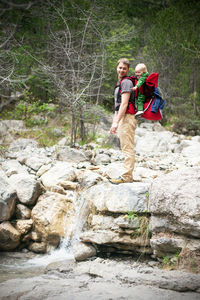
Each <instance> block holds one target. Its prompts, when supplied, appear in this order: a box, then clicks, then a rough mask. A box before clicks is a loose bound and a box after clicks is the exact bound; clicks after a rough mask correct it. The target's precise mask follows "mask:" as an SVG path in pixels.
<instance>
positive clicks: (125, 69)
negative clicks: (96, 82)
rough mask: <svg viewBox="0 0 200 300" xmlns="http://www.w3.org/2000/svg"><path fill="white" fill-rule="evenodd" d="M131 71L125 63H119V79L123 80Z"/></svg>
mask: <svg viewBox="0 0 200 300" xmlns="http://www.w3.org/2000/svg"><path fill="white" fill-rule="evenodd" d="M128 71H129V67H128V66H127V65H125V64H123V63H119V64H118V66H117V74H118V79H119V80H120V79H122V78H123V77H125V76H127V74H128Z"/></svg>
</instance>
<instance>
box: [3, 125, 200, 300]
mask: <svg viewBox="0 0 200 300" xmlns="http://www.w3.org/2000/svg"><path fill="white" fill-rule="evenodd" d="M0 125H1V126H0V133H1V135H0V137H1V142H2V143H4V142H6V143H9V147H8V150H7V151H6V152H5V153H4V155H2V157H1V159H0V164H1V165H0V179H1V180H0V192H1V201H0V208H1V209H0V249H1V251H2V252H1V254H2V255H1V271H2V272H3V275H2V276H1V278H0V279H1V281H2V283H1V284H0V295H1V297H2V299H36V298H37V299H84V297H87V296H90V297H92V299H136V298H137V299H154V298H155V299H200V277H199V276H200V275H199V272H200V217H199V216H200V202H199V201H200V189H199V182H200V137H199V136H195V137H186V136H184V135H177V134H175V133H173V132H169V131H166V130H165V129H164V128H163V127H162V126H161V125H160V124H159V123H149V122H144V123H141V124H139V126H138V128H137V130H136V136H135V150H136V164H135V170H134V178H135V180H136V181H135V182H133V183H127V184H120V185H119V186H117V185H112V184H111V183H110V182H109V180H108V179H109V177H115V176H118V175H119V174H120V172H122V170H123V156H122V154H121V152H120V150H119V141H118V139H117V138H116V137H111V136H109V135H108V134H107V129H105V131H104V133H105V138H104V139H99V140H98V143H97V144H88V145H85V146H84V147H78V146H77V148H76V149H72V148H69V147H68V146H66V139H62V140H60V142H59V143H58V144H57V145H55V146H54V147H51V148H41V147H39V146H38V144H37V142H36V141H33V140H29V139H18V140H13V138H12V136H11V134H10V132H11V131H12V128H13V127H14V128H15V130H16V129H17V126H18V130H24V127H23V124H22V123H19V121H12V122H11V121H9V122H7V121H5V122H1V123H0ZM102 127H103V126H102ZM101 130H102V128H101ZM111 143H112V145H113V148H112V149H108V148H105V146H106V145H109V144H111ZM63 241H65V243H63ZM69 245H71V247H70V249H71V250H73V251H72V256H70V257H71V258H69V257H68V255H67V256H66V255H65V254H63V252H60V256H59V257H57V259H56V261H54V262H52V263H49V261H48V259H49V256H48V254H49V255H52V253H55V249H56V248H57V247H61V248H62V249H64V250H65V251H66V248H67V247H69ZM8 251H9V252H8ZM11 251H14V252H11ZM37 253H38V254H37ZM42 253H43V254H42ZM45 253H48V254H45ZM16 255H17V257H16ZM38 255H42V261H43V262H44V263H42V264H41V260H39V261H37V263H36V264H34V265H32V264H31V263H30V258H31V256H36V258H37V259H38ZM116 255H118V256H117V257H116ZM84 260H85V261H84ZM11 261H12V262H13V264H12V265H10V263H8V262H11ZM166 268H167V269H166Z"/></svg>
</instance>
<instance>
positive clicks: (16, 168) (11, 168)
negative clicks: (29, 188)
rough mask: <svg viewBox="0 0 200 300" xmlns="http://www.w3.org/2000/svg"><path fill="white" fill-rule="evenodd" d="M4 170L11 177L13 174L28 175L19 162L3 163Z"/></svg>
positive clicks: (9, 161) (8, 161)
mask: <svg viewBox="0 0 200 300" xmlns="http://www.w3.org/2000/svg"><path fill="white" fill-rule="evenodd" d="M2 169H3V170H4V172H5V174H6V175H7V176H8V177H10V176H11V175H13V174H19V173H26V174H28V171H27V169H26V168H25V167H24V166H22V165H21V164H20V163H19V162H18V161H17V160H13V159H12V160H7V161H5V162H3V163H2Z"/></svg>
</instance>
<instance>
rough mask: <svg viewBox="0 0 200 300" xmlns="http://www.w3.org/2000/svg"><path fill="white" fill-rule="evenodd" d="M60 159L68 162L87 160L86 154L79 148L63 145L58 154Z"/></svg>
mask: <svg viewBox="0 0 200 300" xmlns="http://www.w3.org/2000/svg"><path fill="white" fill-rule="evenodd" d="M57 158H58V160H62V161H67V162H81V161H85V160H87V157H86V156H85V154H84V153H83V152H81V151H79V150H77V149H72V148H70V147H67V146H66V147H62V148H61V149H60V150H59V151H58V154H57Z"/></svg>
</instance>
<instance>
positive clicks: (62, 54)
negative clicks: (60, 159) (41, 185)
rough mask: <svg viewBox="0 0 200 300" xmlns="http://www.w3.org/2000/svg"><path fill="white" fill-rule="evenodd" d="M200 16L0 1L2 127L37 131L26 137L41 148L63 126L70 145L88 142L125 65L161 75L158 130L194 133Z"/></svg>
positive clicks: (174, 3)
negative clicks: (6, 122)
mask: <svg viewBox="0 0 200 300" xmlns="http://www.w3.org/2000/svg"><path fill="white" fill-rule="evenodd" d="M199 12H200V3H199V1H194V0H191V1H186V0H150V1H148V0H143V1H142V0H109V1H107V0H45V1H42V0H0V115H1V119H23V120H25V123H26V126H27V128H33V127H34V126H39V127H41V128H43V129H42V130H39V129H38V130H37V131H34V133H33V130H32V131H31V129H30V130H29V131H28V132H29V133H28V134H29V136H31V135H33V134H34V135H35V137H37V138H38V139H40V137H41V135H42V137H43V139H42V140H41V144H44V145H51V143H52V144H53V143H54V142H55V138H56V134H55V131H54V133H53V136H52V130H51V129H52V127H54V128H55V126H56V127H57V128H58V127H59V126H61V125H62V128H63V126H64V130H65V131H67V130H68V131H69V133H70V136H71V138H70V145H71V146H72V145H74V144H75V143H76V141H77V140H79V139H81V140H82V142H84V141H88V140H89V138H90V139H92V137H91V136H93V138H94V136H96V135H97V132H96V124H97V123H98V122H99V120H100V119H101V118H102V117H103V114H104V113H105V111H112V110H113V89H114V86H115V83H116V79H117V78H116V64H117V61H118V59H119V58H121V57H127V58H129V59H130V61H131V69H130V74H133V73H134V66H135V65H136V64H137V63H139V62H144V63H145V64H146V65H147V67H148V71H149V73H151V72H158V73H159V88H160V91H161V94H162V96H163V98H164V99H165V100H166V106H165V108H164V111H163V119H162V124H163V125H164V126H167V127H168V128H170V129H171V130H174V131H176V132H178V133H184V134H187V133H188V134H191V135H195V134H200V119H199V116H200V108H199V104H200V74H199V69H200V13H199ZM66 116H67V117H66ZM50 119H51V123H50V121H49V120H50ZM52 120H54V123H52ZM55 120H57V122H55ZM91 125H92V128H93V130H92V134H91V132H90V133H89V131H88V128H91ZM17 134H18V135H19V132H18V133H17ZM23 134H24V133H23ZM26 134H27V133H26ZM44 134H46V140H45V136H44Z"/></svg>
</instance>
